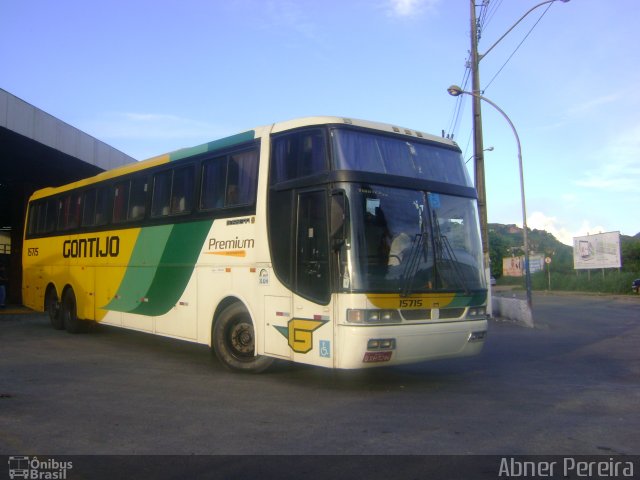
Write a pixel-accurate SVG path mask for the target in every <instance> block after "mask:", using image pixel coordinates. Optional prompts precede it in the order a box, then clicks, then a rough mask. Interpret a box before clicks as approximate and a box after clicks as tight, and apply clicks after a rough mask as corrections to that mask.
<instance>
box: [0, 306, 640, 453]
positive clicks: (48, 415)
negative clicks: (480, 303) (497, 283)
mask: <svg viewBox="0 0 640 480" xmlns="http://www.w3.org/2000/svg"><path fill="white" fill-rule="evenodd" d="M534 305H535V310H534V315H535V321H536V328H534V329H527V328H523V327H519V326H517V325H514V324H510V323H506V322H495V321H492V322H491V325H490V335H489V338H488V341H487V344H486V347H485V350H484V352H483V354H482V355H480V356H479V357H476V358H470V359H455V360H447V361H438V362H432V363H422V364H417V365H412V366H406V367H395V368H385V369H378V370H370V371H365V372H335V371H329V370H324V369H318V368H311V367H306V366H300V365H290V364H286V363H281V364H278V365H276V367H275V368H273V369H272V370H270V371H268V372H267V373H265V374H262V375H240V374H232V373H227V372H226V371H225V370H223V368H222V367H221V366H220V365H218V364H217V363H216V362H215V361H213V360H212V359H211V357H210V355H209V352H208V349H207V348H206V347H203V346H199V345H192V344H189V343H183V342H179V341H175V340H171V339H165V338H161V337H154V336H149V335H145V334H141V333H136V332H129V331H124V330H119V329H116V328H112V327H106V326H100V327H97V328H96V329H94V331H93V332H91V333H88V334H81V335H69V334H67V333H65V332H58V331H54V330H53V329H51V328H50V327H49V326H48V322H47V319H46V317H45V316H44V315H40V314H33V313H30V314H6V313H5V314H0V454H6V455H13V454H27V453H30V454H37V453H40V452H43V453H46V454H48V455H65V454H192V453H195V454H273V453H275V454H321V453H322V454H383V453H390V454H496V455H518V454H562V455H576V454H605V455H614V454H639V453H640V435H638V427H640V413H639V409H638V405H640V354H639V353H638V345H640V301H638V300H637V299H633V298H622V299H619V298H618V299H616V298H610V297H575V296H551V295H535V297H534Z"/></svg>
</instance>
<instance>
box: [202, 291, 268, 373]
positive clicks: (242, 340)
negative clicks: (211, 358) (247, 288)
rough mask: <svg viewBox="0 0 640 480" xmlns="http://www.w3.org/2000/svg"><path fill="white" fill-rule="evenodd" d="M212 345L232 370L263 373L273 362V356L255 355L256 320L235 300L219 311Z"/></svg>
mask: <svg viewBox="0 0 640 480" xmlns="http://www.w3.org/2000/svg"><path fill="white" fill-rule="evenodd" d="M211 347H212V348H213V351H214V352H215V354H216V357H218V360H220V362H221V363H222V364H223V365H224V366H225V367H227V368H228V369H230V370H239V371H243V372H251V373H260V372H262V371H264V370H266V369H267V368H268V367H269V366H270V365H271V364H272V363H273V358H270V357H265V356H262V355H256V354H255V349H256V346H255V332H254V329H253V323H252V322H251V316H250V315H249V312H247V310H246V309H245V308H244V306H243V305H242V304H241V303H233V304H231V305H229V306H228V307H226V308H225V309H224V310H223V311H222V312H221V313H220V315H219V317H218V318H217V320H216V321H215V324H214V326H213V331H212V339H211Z"/></svg>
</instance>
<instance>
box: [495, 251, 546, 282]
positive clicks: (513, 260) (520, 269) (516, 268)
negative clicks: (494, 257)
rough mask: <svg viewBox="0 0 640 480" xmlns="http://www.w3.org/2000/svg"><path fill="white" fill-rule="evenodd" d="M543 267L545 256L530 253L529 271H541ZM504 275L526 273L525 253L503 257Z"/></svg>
mask: <svg viewBox="0 0 640 480" xmlns="http://www.w3.org/2000/svg"><path fill="white" fill-rule="evenodd" d="M543 268H544V257H543V256H542V255H529V273H536V272H540V271H541V270H542V269H543ZM502 275H503V276H505V277H522V276H523V275H524V255H521V256H519V257H505V258H503V259H502Z"/></svg>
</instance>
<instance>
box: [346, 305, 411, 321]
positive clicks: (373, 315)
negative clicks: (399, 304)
mask: <svg viewBox="0 0 640 480" xmlns="http://www.w3.org/2000/svg"><path fill="white" fill-rule="evenodd" d="M347 322H349V323H359V324H363V325H370V324H384V323H400V322H401V319H400V314H399V313H398V311H397V310H377V309H376V310H365V309H359V308H358V309H356V308H350V309H348V310H347Z"/></svg>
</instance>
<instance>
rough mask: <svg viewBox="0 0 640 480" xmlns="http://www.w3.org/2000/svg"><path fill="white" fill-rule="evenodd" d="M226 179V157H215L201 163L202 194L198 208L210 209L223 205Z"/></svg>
mask: <svg viewBox="0 0 640 480" xmlns="http://www.w3.org/2000/svg"><path fill="white" fill-rule="evenodd" d="M226 180H227V163H226V158H225V157H221V158H216V159H213V160H211V161H208V162H206V163H204V164H203V165H202V194H201V198H200V208H201V209H202V210H211V209H214V208H222V207H224V197H225V184H226Z"/></svg>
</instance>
